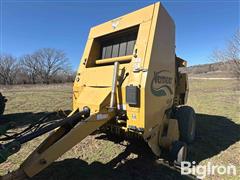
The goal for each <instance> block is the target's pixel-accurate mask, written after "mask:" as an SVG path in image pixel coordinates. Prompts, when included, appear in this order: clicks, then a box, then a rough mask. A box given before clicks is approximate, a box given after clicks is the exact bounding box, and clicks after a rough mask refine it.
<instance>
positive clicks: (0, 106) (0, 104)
mask: <svg viewBox="0 0 240 180" xmlns="http://www.w3.org/2000/svg"><path fill="white" fill-rule="evenodd" d="M5 102H6V100H5V97H4V96H2V94H1V93H0V115H2V114H3V113H4V110H5Z"/></svg>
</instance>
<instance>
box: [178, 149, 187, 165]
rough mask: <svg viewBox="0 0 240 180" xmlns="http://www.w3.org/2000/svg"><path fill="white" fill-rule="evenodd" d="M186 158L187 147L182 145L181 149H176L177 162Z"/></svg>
mask: <svg viewBox="0 0 240 180" xmlns="http://www.w3.org/2000/svg"><path fill="white" fill-rule="evenodd" d="M186 158H187V147H186V146H182V147H181V149H180V150H179V151H178V155H177V162H179V163H181V162H183V161H185V160H186Z"/></svg>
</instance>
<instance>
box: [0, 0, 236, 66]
mask: <svg viewBox="0 0 240 180" xmlns="http://www.w3.org/2000/svg"><path fill="white" fill-rule="evenodd" d="M154 2H156V1H146V0H140V1H136V0H125V1H124V0H123V1H117V0H104V1H103V0H98V1H97V0H92V1H91V0H89V1H87V0H84V1H80V0H68V1H66V0H52V1H51V0H49V1H39V0H0V6H1V7H0V16H1V17H0V20H1V22H0V31H1V32H0V53H4V54H12V55H14V56H16V57H21V56H22V55H24V54H27V53H32V52H34V51H36V50H37V49H40V48H56V49H60V50H64V51H65V53H66V54H67V56H68V58H69V60H70V63H71V65H72V68H73V69H77V67H78V65H79V62H80V59H81V56H82V53H83V50H84V47H85V43H86V40H87V37H88V33H89V29H90V28H91V27H92V26H95V25H98V24H101V23H103V22H105V21H108V20H111V19H114V18H117V17H119V16H122V15H124V14H126V13H129V12H131V11H134V10H137V9H140V8H143V7H145V6H147V5H150V4H152V3H154ZM162 3H163V5H164V7H165V8H166V9H167V11H168V12H169V14H170V15H171V17H172V18H173V19H174V21H175V24H176V54H177V55H178V56H180V57H181V58H183V59H186V60H187V61H188V64H189V65H196V64H205V63H210V57H211V53H212V51H213V50H214V49H221V48H224V46H225V44H226V43H227V41H228V40H229V39H230V38H231V37H232V36H233V34H234V33H235V32H236V31H237V29H238V28H239V24H240V20H239V17H240V14H239V13H240V10H239V8H240V7H239V6H240V5H239V1H204V0H202V1H199V0H198V1H187V0H181V1H177V0H174V1H162Z"/></svg>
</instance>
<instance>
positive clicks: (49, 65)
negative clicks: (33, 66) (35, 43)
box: [34, 48, 69, 84]
mask: <svg viewBox="0 0 240 180" xmlns="http://www.w3.org/2000/svg"><path fill="white" fill-rule="evenodd" d="M34 57H35V58H36V59H38V60H37V72H38V74H39V76H40V77H41V78H42V80H43V82H44V83H47V84H49V83H50V81H51V80H52V79H53V78H54V76H56V75H57V73H58V72H60V71H68V69H69V62H68V58H67V57H66V54H65V53H64V52H63V51H61V50H57V49H52V48H44V49H40V50H38V51H37V52H35V53H34Z"/></svg>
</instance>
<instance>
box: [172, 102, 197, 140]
mask: <svg viewBox="0 0 240 180" xmlns="http://www.w3.org/2000/svg"><path fill="white" fill-rule="evenodd" d="M175 117H176V119H177V120H178V125H179V131H180V140H181V141H183V142H186V143H187V144H190V143H193V141H194V139H195V135H196V115H195V111H194V109H193V108H192V107H190V106H181V107H179V108H177V110H176V112H175Z"/></svg>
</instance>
